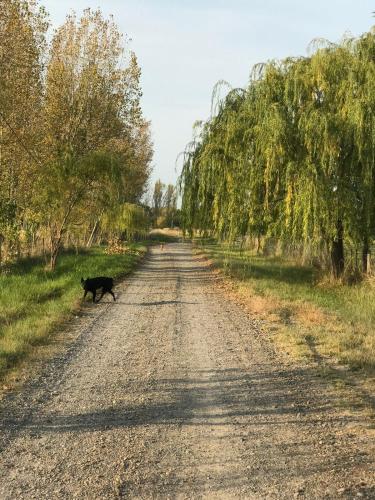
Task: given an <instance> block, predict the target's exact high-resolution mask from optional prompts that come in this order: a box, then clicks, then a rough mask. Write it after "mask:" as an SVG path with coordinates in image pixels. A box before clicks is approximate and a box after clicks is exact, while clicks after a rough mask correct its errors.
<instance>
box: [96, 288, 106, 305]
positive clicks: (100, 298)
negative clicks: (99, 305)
mask: <svg viewBox="0 0 375 500" xmlns="http://www.w3.org/2000/svg"><path fill="white" fill-rule="evenodd" d="M104 294H105V291H104V290H102V293H101V295H100V297H99V298H98V300H97V301H96V302H99V301H100V300H102V297H103V295H104Z"/></svg>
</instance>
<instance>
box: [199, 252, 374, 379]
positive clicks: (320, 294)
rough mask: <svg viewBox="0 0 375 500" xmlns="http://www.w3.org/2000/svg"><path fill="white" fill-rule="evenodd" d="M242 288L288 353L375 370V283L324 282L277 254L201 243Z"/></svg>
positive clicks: (366, 372)
mask: <svg viewBox="0 0 375 500" xmlns="http://www.w3.org/2000/svg"><path fill="white" fill-rule="evenodd" d="M200 249H201V250H202V251H204V252H205V253H206V254H207V255H208V256H209V257H210V258H211V259H212V260H213V261H214V263H215V264H216V265H217V266H218V267H219V268H220V269H221V270H222V271H223V272H224V273H225V274H226V275H227V276H228V277H230V278H231V279H232V280H231V282H232V284H234V286H235V289H236V292H238V293H239V294H240V296H241V298H242V299H243V300H244V301H245V302H246V305H247V306H248V307H249V308H250V310H251V311H252V312H253V313H254V314H255V315H258V316H260V317H261V318H262V319H265V320H266V322H267V324H268V326H269V329H270V330H271V331H273V333H274V335H273V338H274V339H275V341H276V342H277V343H278V344H279V345H280V346H281V347H282V348H283V349H284V350H285V351H286V352H288V354H290V355H292V356H293V357H296V358H307V359H309V360H311V359H313V360H314V361H318V362H321V363H322V364H323V363H324V362H325V361H328V362H329V363H332V364H335V363H336V364H337V363H339V364H341V365H345V366H347V367H348V368H350V370H351V371H356V372H357V373H358V375H360V374H362V375H364V376H366V377H371V378H372V377H373V375H374V374H375V288H374V287H373V285H372V284H371V283H370V282H368V281H366V282H362V283H360V284H357V285H350V286H349V285H342V284H334V283H329V282H326V283H322V282H320V281H319V280H318V276H317V274H316V272H315V270H314V269H313V268H311V267H303V266H298V265H296V264H295V263H293V262H292V261H287V260H285V259H281V258H276V257H273V258H271V257H262V256H257V255H255V254H254V253H253V252H250V251H243V252H240V250H233V249H228V248H227V247H225V246H224V245H218V244H205V245H204V246H202V245H201V244H200Z"/></svg>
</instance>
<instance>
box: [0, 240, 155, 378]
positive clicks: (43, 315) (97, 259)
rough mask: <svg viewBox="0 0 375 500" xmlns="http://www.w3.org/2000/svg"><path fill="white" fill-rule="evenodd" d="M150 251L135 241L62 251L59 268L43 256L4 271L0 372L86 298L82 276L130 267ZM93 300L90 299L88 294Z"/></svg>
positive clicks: (44, 338) (0, 374)
mask: <svg viewBox="0 0 375 500" xmlns="http://www.w3.org/2000/svg"><path fill="white" fill-rule="evenodd" d="M145 252H146V246H144V245H132V246H130V248H129V251H128V252H127V253H123V254H116V255H107V254H106V253H105V252H104V249H102V248H94V249H92V250H89V251H86V252H84V253H81V254H79V255H76V254H75V253H70V252H67V253H65V254H63V255H61V257H60V259H59V261H58V265H57V269H56V270H55V271H54V272H50V271H47V270H46V269H45V263H44V262H43V261H42V259H26V260H22V261H19V262H17V263H15V264H13V265H12V266H10V267H9V268H8V269H7V272H6V273H5V274H4V273H3V274H1V275H0V377H3V376H4V375H5V374H6V373H7V371H9V370H10V369H12V368H14V367H15V366H17V364H18V363H20V362H21V361H23V360H25V359H26V358H27V356H28V355H30V354H31V353H32V351H33V348H34V347H35V346H37V345H40V344H43V343H46V342H47V341H48V338H49V337H50V335H51V333H52V332H53V331H54V330H55V329H56V327H57V326H58V325H60V324H61V322H63V321H64V320H66V319H67V318H68V317H69V314H70V313H71V312H72V311H73V310H74V309H77V307H78V306H79V304H80V302H81V297H82V289H81V285H80V279H81V277H87V276H95V275H96V276H98V275H107V276H113V277H120V276H122V275H125V274H126V273H128V272H129V271H130V270H131V269H132V268H133V267H134V266H135V265H136V263H137V262H138V261H139V259H140V257H141V256H142V255H143V254H144V253H145ZM88 300H89V299H88Z"/></svg>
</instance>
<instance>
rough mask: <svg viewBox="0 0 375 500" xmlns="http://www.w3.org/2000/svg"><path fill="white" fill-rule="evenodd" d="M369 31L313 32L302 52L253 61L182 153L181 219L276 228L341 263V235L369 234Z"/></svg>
mask: <svg viewBox="0 0 375 500" xmlns="http://www.w3.org/2000/svg"><path fill="white" fill-rule="evenodd" d="M374 55H375V35H374V32H370V33H366V34H364V35H363V36H362V37H360V38H359V39H344V40H343V41H342V43H340V44H338V45H334V44H330V43H328V42H322V41H320V42H319V44H318V46H317V47H316V50H315V52H314V53H313V54H312V55H311V56H309V57H301V58H287V59H285V60H282V61H270V62H269V63H267V64H262V65H258V66H256V67H255V68H254V69H253V71H252V77H251V79H250V82H249V85H248V87H247V88H246V89H236V90H231V91H230V92H229V93H228V94H227V96H226V98H224V99H222V100H221V101H220V102H219V103H218V104H217V105H216V106H215V110H216V114H215V115H214V116H212V117H211V118H210V119H209V120H208V121H207V122H205V123H203V124H200V131H199V133H198V134H197V135H196V137H195V139H194V141H193V142H192V143H190V144H189V146H188V147H187V149H186V151H185V153H184V164H183V169H182V174H181V177H180V183H181V188H182V192H183V198H182V210H183V222H184V226H185V229H186V230H187V231H189V232H190V233H193V232H194V230H199V231H203V232H205V233H210V234H213V235H215V236H217V237H218V238H220V239H222V240H230V241H233V240H234V239H236V238H238V237H239V236H244V235H248V236H254V237H257V238H258V241H259V239H260V237H261V236H265V237H273V238H277V239H278V240H279V241H280V242H288V243H289V244H290V243H294V244H297V245H299V246H300V247H302V248H303V251H304V252H306V253H310V254H311V253H312V252H314V253H315V254H318V255H320V256H321V257H323V256H325V257H327V259H326V261H327V262H328V261H330V263H331V269H332V271H333V273H334V275H335V276H336V277H339V276H340V275H341V274H342V272H343V271H344V263H345V261H344V242H348V243H351V244H355V245H356V246H361V247H362V255H363V258H362V261H363V270H364V271H366V269H367V255H368V253H369V250H370V245H371V242H372V240H373V238H374V236H375V227H374V219H375V213H374V210H375V203H374V137H375V136H374V133H375V127H374V116H375V115H374V105H375V87H374V86H375V83H374V82H375V79H374V76H375V75H374V70H375V68H374V61H375V58H374Z"/></svg>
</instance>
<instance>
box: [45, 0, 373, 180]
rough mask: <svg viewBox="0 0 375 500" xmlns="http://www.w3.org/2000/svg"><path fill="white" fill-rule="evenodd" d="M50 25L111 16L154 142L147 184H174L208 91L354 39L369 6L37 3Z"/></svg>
mask: <svg viewBox="0 0 375 500" xmlns="http://www.w3.org/2000/svg"><path fill="white" fill-rule="evenodd" d="M40 3H41V4H42V5H44V6H45V7H46V9H47V11H48V12H49V14H50V18H51V22H52V25H53V26H58V25H59V24H61V23H62V22H63V21H64V18H65V16H66V14H67V13H69V12H70V11H71V10H75V11H76V12H77V13H81V12H82V10H83V9H84V8H86V7H91V8H97V7H100V9H101V10H102V12H103V14H104V15H106V16H107V15H109V14H112V15H113V16H114V20H115V22H116V23H117V25H118V26H119V29H120V31H121V32H122V33H124V34H126V35H127V36H128V37H129V38H130V39H131V43H130V48H131V50H133V51H134V52H135V53H136V55H137V57H138V61H139V64H140V66H141V69H142V80H141V85H142V90H143V98H142V107H143V112H144V115H145V117H146V119H148V120H150V121H151V129H152V139H153V143H154V151H155V152H154V160H153V174H152V179H151V184H152V183H153V182H154V181H155V180H157V179H159V178H160V179H161V180H162V182H164V183H173V184H174V183H175V182H176V179H177V177H178V174H179V173H180V170H181V163H180V162H177V163H176V159H177V157H178V155H179V153H181V152H182V151H183V150H184V148H185V146H186V144H187V143H188V142H189V141H190V140H191V138H192V126H193V124H194V122H195V121H197V120H206V119H207V118H208V117H209V116H210V109H211V96H212V90H213V87H214V85H215V84H216V83H217V82H218V81H219V80H225V81H227V82H229V83H230V84H231V86H233V87H244V86H246V85H247V83H248V80H249V75H250V71H251V68H252V66H253V65H254V64H256V63H259V62H265V61H268V60H270V59H280V58H284V57H287V56H300V55H307V50H308V47H309V44H310V42H311V41H312V40H313V39H315V38H324V39H328V40H330V41H332V42H337V41H340V39H341V38H342V36H343V35H344V34H346V33H348V32H349V33H351V34H352V35H354V36H358V35H360V34H362V33H363V32H365V31H368V30H369V29H370V28H371V27H372V25H373V24H375V20H374V18H373V16H372V12H373V11H374V10H375V2H374V1H373V0H314V1H312V0H247V1H246V0H226V1H224V0H189V1H182V0H63V1H62V0H40Z"/></svg>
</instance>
